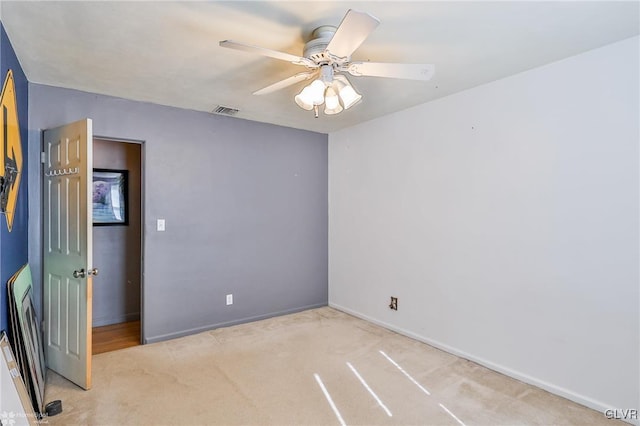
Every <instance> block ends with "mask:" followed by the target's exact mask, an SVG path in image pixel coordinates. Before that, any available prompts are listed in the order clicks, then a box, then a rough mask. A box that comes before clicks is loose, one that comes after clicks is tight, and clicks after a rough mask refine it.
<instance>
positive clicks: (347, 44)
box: [327, 9, 380, 58]
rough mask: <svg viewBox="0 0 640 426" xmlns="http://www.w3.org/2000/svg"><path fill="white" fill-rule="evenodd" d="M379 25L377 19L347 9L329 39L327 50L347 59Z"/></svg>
mask: <svg viewBox="0 0 640 426" xmlns="http://www.w3.org/2000/svg"><path fill="white" fill-rule="evenodd" d="M379 24H380V21H379V20H378V18H375V17H373V16H371V15H369V14H368V13H365V12H358V11H356V10H353V9H349V10H348V11H347V14H346V15H345V16H344V18H343V19H342V22H340V26H339V27H338V29H337V30H336V33H335V34H334V35H333V38H331V41H330V42H329V45H328V46H327V50H328V51H329V53H331V54H332V55H334V56H337V57H339V58H347V57H349V56H351V54H352V53H353V52H354V51H355V50H356V49H357V48H358V47H360V45H361V44H362V42H363V41H365V39H366V38H367V37H369V34H371V32H373V30H375V29H376V27H377V26H378V25H379Z"/></svg>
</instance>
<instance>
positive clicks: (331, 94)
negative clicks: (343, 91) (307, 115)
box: [324, 87, 343, 115]
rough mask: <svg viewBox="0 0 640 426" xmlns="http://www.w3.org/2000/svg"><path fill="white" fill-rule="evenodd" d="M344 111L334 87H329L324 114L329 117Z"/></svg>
mask: <svg viewBox="0 0 640 426" xmlns="http://www.w3.org/2000/svg"><path fill="white" fill-rule="evenodd" d="M342 109H343V108H342V105H340V99H338V94H337V93H336V91H335V90H334V88H333V87H329V88H328V89H327V92H326V96H325V98H324V113H325V114H327V115H333V114H338V113H339V112H341V111H342Z"/></svg>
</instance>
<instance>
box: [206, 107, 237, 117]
mask: <svg viewBox="0 0 640 426" xmlns="http://www.w3.org/2000/svg"><path fill="white" fill-rule="evenodd" d="M212 112H213V113H214V114H222V115H236V114H237V113H238V110H237V109H235V108H230V107H226V106H222V105H218V106H217V107H216V108H215V109H214V110H213V111H212Z"/></svg>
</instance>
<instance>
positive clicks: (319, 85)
mask: <svg viewBox="0 0 640 426" xmlns="http://www.w3.org/2000/svg"><path fill="white" fill-rule="evenodd" d="M324 89H325V86H324V83H323V82H321V81H320V80H315V81H314V82H313V83H311V84H310V85H308V86H306V87H305V88H304V89H302V91H301V92H300V93H298V94H297V95H296V97H295V98H294V100H295V101H296V103H297V104H298V106H299V107H300V108H302V109H306V110H307V111H310V110H312V109H313V107H314V106H315V105H322V104H323V103H324Z"/></svg>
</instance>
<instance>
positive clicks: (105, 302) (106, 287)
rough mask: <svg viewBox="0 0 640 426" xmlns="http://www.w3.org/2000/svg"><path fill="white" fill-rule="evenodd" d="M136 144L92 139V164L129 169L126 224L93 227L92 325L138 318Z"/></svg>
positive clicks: (138, 148)
mask: <svg viewBox="0 0 640 426" xmlns="http://www.w3.org/2000/svg"><path fill="white" fill-rule="evenodd" d="M141 147H142V145H141V144H139V143H124V142H115V141H109V140H101V139H94V141H93V167H94V168H103V169H119V170H127V171H128V189H129V190H128V196H127V198H128V199H127V205H128V212H129V224H128V225H126V226H124V225H117V226H94V227H93V263H94V265H96V266H97V267H99V269H100V273H99V274H98V276H97V277H95V278H94V280H93V326H94V327H97V326H101V325H108V324H116V323H120V322H124V321H134V320H138V319H140V284H141V282H140V278H141V272H142V271H141V263H142V262H141V235H142V232H141V228H140V225H141V220H140V219H141V211H140V209H141V205H142V203H141V196H142V194H141V185H142V180H141V178H142V176H141V168H142V167H141V166H142V164H141V152H142V149H141Z"/></svg>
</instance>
